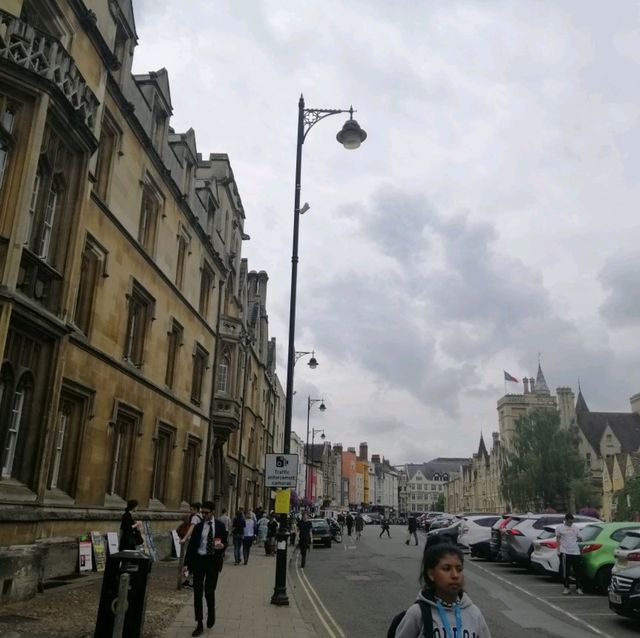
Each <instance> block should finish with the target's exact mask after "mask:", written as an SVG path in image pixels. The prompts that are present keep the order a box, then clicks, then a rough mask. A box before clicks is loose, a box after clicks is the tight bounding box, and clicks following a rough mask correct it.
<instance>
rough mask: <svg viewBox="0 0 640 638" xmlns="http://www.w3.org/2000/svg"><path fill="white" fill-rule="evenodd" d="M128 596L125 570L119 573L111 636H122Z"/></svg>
mask: <svg viewBox="0 0 640 638" xmlns="http://www.w3.org/2000/svg"><path fill="white" fill-rule="evenodd" d="M128 596H129V574H127V573H126V572H125V573H124V574H120V581H119V583H118V599H117V600H116V610H115V617H114V621H113V633H112V634H111V636H112V638H122V632H123V631H124V616H125V614H126V613H127V607H128V606H129V604H128Z"/></svg>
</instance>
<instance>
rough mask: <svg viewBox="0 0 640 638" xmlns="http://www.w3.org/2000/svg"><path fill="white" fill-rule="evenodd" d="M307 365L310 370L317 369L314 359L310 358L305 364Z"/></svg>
mask: <svg viewBox="0 0 640 638" xmlns="http://www.w3.org/2000/svg"><path fill="white" fill-rule="evenodd" d="M307 365H308V366H309V367H310V368H311V369H312V370H315V369H316V368H317V367H318V360H317V359H316V358H315V357H311V359H309V363H307Z"/></svg>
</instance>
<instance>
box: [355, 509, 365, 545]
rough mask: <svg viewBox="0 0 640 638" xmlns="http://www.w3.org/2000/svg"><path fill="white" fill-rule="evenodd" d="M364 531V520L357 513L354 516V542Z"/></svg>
mask: <svg viewBox="0 0 640 638" xmlns="http://www.w3.org/2000/svg"><path fill="white" fill-rule="evenodd" d="M363 529H364V518H362V514H360V512H358V513H357V514H356V540H357V541H359V540H360V537H361V536H362V530H363Z"/></svg>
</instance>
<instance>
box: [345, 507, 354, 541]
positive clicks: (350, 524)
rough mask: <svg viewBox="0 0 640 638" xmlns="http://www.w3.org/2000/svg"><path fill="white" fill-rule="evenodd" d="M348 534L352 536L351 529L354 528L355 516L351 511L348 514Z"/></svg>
mask: <svg viewBox="0 0 640 638" xmlns="http://www.w3.org/2000/svg"><path fill="white" fill-rule="evenodd" d="M346 523H347V534H348V535H349V536H351V530H352V529H353V516H351V512H349V513H348V514H347V520H346Z"/></svg>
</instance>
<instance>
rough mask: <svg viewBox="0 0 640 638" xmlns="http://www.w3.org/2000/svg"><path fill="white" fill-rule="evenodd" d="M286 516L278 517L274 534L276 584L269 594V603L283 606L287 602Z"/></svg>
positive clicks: (287, 536) (287, 530)
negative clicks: (277, 526) (275, 543)
mask: <svg viewBox="0 0 640 638" xmlns="http://www.w3.org/2000/svg"><path fill="white" fill-rule="evenodd" d="M288 522H289V521H288V517H287V515H286V514H283V515H282V516H281V518H280V527H279V528H278V534H277V535H276V542H277V550H276V584H275V587H274V588H273V596H271V604H272V605H279V606H281V607H282V606H285V605H288V604H289V597H288V596H287V545H288V543H289V526H288Z"/></svg>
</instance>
